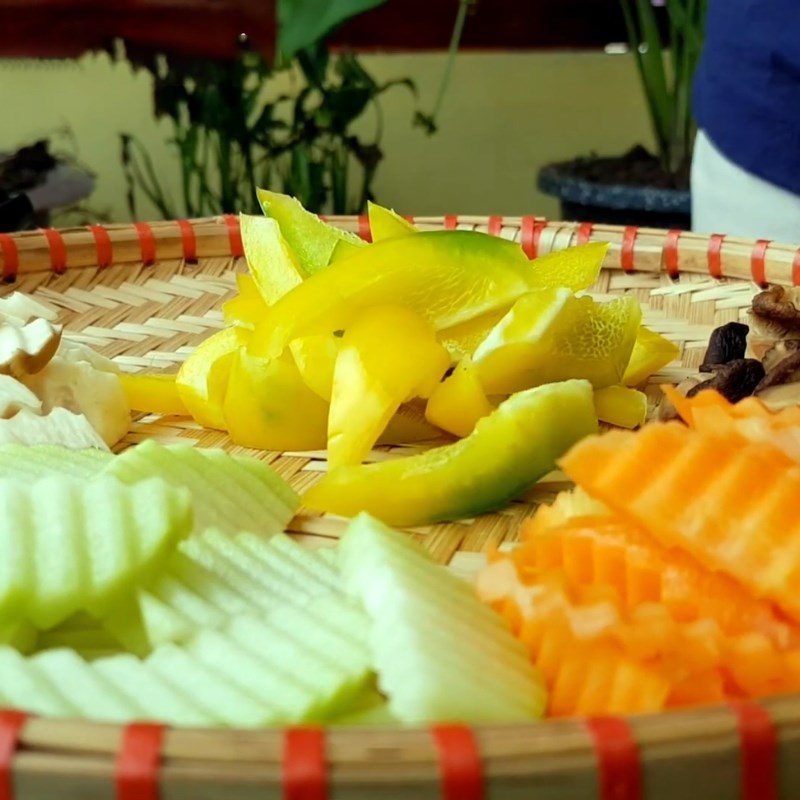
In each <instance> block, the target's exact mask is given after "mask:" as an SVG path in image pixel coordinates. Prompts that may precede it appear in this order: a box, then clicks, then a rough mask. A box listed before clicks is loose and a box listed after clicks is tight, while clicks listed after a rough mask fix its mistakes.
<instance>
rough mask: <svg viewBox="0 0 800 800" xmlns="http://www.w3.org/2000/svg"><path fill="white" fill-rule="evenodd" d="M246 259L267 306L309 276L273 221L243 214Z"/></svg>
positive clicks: (241, 227)
mask: <svg viewBox="0 0 800 800" xmlns="http://www.w3.org/2000/svg"><path fill="white" fill-rule="evenodd" d="M239 226H240V229H241V232H242V245H243V247H244V257H245V258H246V259H247V266H248V267H249V268H250V274H251V275H252V276H253V280H254V281H255V283H256V286H257V287H258V290H259V292H261V296H262V297H263V298H264V301H265V302H266V303H267V305H272V304H273V303H274V302H276V301H277V300H279V299H280V298H281V297H283V295H285V294H286V293H287V292H290V291H291V290H292V289H294V287H295V286H299V285H300V284H301V283H302V282H303V281H304V280H305V278H306V277H307V275H306V272H305V270H303V268H302V267H301V266H300V261H299V260H298V258H297V256H296V255H295V254H294V252H293V251H292V248H291V247H290V246H289V244H288V243H287V241H286V239H284V237H283V235H282V234H281V229H280V227H279V226H278V223H277V222H276V221H275V220H274V219H269V218H268V217H253V216H249V215H248V214H241V215H240V217H239Z"/></svg>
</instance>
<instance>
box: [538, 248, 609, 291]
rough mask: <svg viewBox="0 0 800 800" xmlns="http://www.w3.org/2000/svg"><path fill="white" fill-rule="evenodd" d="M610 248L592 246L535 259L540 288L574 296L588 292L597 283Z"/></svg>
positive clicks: (569, 249)
mask: <svg viewBox="0 0 800 800" xmlns="http://www.w3.org/2000/svg"><path fill="white" fill-rule="evenodd" d="M610 246H611V245H609V243H608V242H592V243H591V244H583V245H580V246H579V247H569V248H567V249H566V250H556V251H555V252H553V253H548V254H547V255H544V256H539V257H538V258H535V259H534V260H533V261H532V262H531V268H532V269H533V270H534V272H535V273H536V279H535V284H536V287H537V288H541V289H557V288H559V287H563V288H565V289H572V291H573V292H580V291H583V290H584V289H588V288H589V287H590V286H591V285H592V284H593V283H594V282H595V281H596V280H597V276H598V275H599V274H600V270H601V269H602V267H603V262H604V261H605V258H606V254H607V253H608V248H609V247H610Z"/></svg>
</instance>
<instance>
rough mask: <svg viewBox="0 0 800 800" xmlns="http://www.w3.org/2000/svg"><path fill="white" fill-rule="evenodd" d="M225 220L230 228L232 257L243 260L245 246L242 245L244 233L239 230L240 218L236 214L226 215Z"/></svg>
mask: <svg viewBox="0 0 800 800" xmlns="http://www.w3.org/2000/svg"><path fill="white" fill-rule="evenodd" d="M223 219H224V220H225V225H226V226H227V228H228V245H229V246H230V248H231V255H232V256H233V257H234V258H241V257H242V256H243V255H244V245H243V244H242V232H241V230H240V229H239V217H237V216H236V215H235V214H225V215H224V216H223Z"/></svg>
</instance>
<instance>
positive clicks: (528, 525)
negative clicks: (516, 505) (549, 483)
mask: <svg viewBox="0 0 800 800" xmlns="http://www.w3.org/2000/svg"><path fill="white" fill-rule="evenodd" d="M604 516H613V514H611V512H610V511H609V509H608V508H607V507H606V506H604V505H603V504H602V503H601V502H600V501H599V500H595V499H594V498H593V497H589V495H588V494H586V492H584V491H582V490H581V489H580V488H577V489H573V490H572V491H569V492H560V493H559V494H558V495H556V499H555V500H554V501H553V503H551V504H550V505H540V506H539V507H538V508H537V509H536V511H535V512H534V514H533V516H532V517H530V518H528V519H527V520H525V522H524V524H523V526H522V527H521V528H520V538H521V539H522V540H523V541H524V540H525V539H528V538H531V537H533V536H535V535H536V534H537V533H538V532H539V531H543V530H549V529H550V528H556V527H559V526H561V525H564V524H565V523H567V522H569V521H571V520H573V519H576V518H578V517H592V518H595V517H604Z"/></svg>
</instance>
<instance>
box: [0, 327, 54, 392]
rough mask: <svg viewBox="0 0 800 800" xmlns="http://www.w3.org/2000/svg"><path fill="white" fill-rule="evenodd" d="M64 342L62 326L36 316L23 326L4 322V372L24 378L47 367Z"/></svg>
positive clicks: (0, 341)
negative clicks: (60, 344) (62, 341)
mask: <svg viewBox="0 0 800 800" xmlns="http://www.w3.org/2000/svg"><path fill="white" fill-rule="evenodd" d="M60 342H61V326H60V325H53V324H52V323H50V322H48V321H47V320H46V319H34V320H32V321H31V322H28V323H26V324H25V325H23V326H22V327H21V328H19V327H17V326H16V325H10V324H8V323H4V324H2V325H0V373H3V374H4V375H12V376H13V377H15V378H20V377H22V376H23V375H30V374H33V373H36V372H39V370H41V369H43V368H44V367H45V366H47V364H48V362H49V361H50V359H51V358H52V357H53V356H54V355H55V352H56V350H57V349H58V345H59V343H60Z"/></svg>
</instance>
